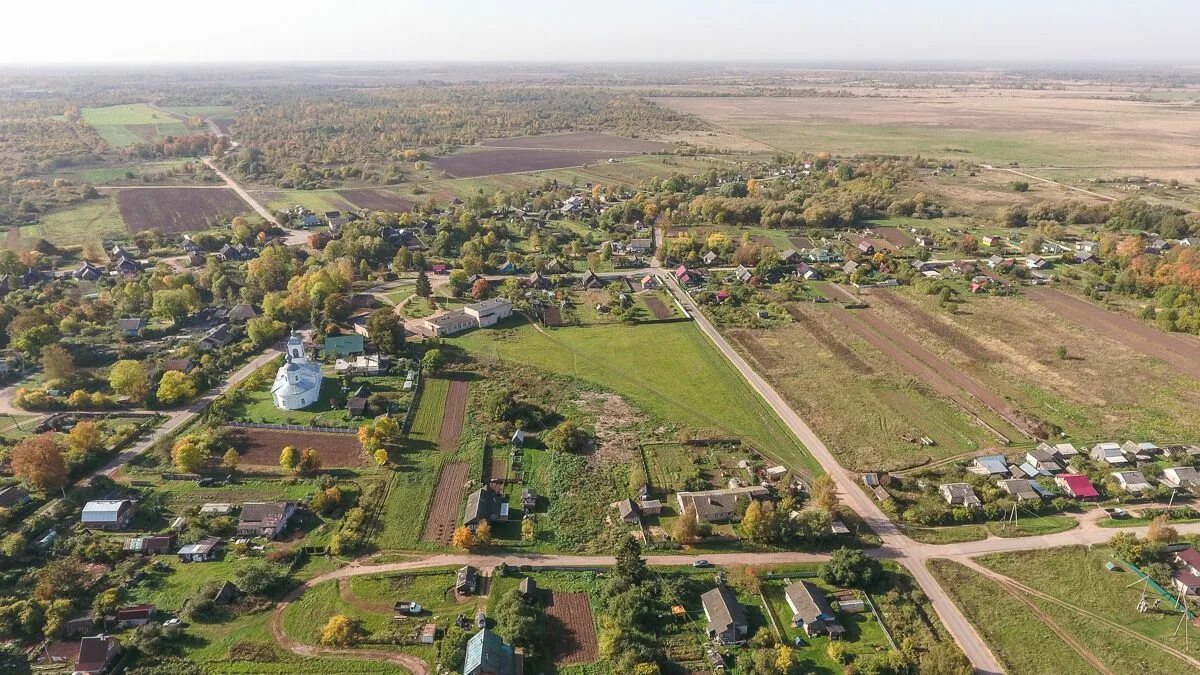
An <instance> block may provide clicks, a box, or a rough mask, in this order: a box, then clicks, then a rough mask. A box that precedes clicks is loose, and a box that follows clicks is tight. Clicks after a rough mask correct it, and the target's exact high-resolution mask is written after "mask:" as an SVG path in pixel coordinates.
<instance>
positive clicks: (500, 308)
mask: <svg viewBox="0 0 1200 675" xmlns="http://www.w3.org/2000/svg"><path fill="white" fill-rule="evenodd" d="M512 312H513V305H512V303H511V302H509V301H508V300H505V299H504V298H492V299H491V300H484V301H483V302H476V303H473V304H470V305H467V306H465V307H463V308H462V309H456V310H452V311H449V312H445V313H442V314H438V315H437V316H431V317H429V318H428V319H424V320H422V322H421V323H420V324H418V325H419V326H420V328H421V329H423V332H425V333H427V334H429V335H435V336H437V337H441V336H443V335H454V334H455V333H461V332H463V331H465V330H469V329H471V328H487V327H488V326H493V325H495V324H496V323H497V322H499V321H501V320H503V319H507V318H508V317H510V316H512Z"/></svg>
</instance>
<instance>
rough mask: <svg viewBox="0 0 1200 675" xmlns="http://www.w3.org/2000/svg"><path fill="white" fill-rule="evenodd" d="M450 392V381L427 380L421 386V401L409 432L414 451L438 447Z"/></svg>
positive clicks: (409, 440) (409, 443)
mask: <svg viewBox="0 0 1200 675" xmlns="http://www.w3.org/2000/svg"><path fill="white" fill-rule="evenodd" d="M449 391H450V380H444V379H437V378H427V379H426V380H425V381H424V382H423V383H422V384H421V400H420V402H419V405H418V406H417V412H416V415H415V416H414V417H413V421H412V426H411V427H410V429H409V432H408V443H407V444H408V445H410V446H412V447H413V448H414V449H425V448H432V447H434V446H436V444H437V442H438V439H439V438H440V436H441V433H442V424H443V422H442V418H443V416H444V414H445V411H446V395H447V394H448V393H449Z"/></svg>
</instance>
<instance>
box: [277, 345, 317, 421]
mask: <svg viewBox="0 0 1200 675" xmlns="http://www.w3.org/2000/svg"><path fill="white" fill-rule="evenodd" d="M321 377H322V376H321V364H319V363H310V362H309V360H308V357H306V356H305V355H304V341H303V340H301V339H300V336H299V335H297V334H295V333H292V337H291V338H290V339H289V340H288V343H287V362H286V363H284V364H283V365H282V366H279V372H277V373H275V384H273V385H271V396H272V397H274V399H275V407H276V408H279V409H280V410H299V409H301V408H304V407H307V406H310V405H312V404H313V403H316V402H317V398H318V397H319V396H320V395H321Z"/></svg>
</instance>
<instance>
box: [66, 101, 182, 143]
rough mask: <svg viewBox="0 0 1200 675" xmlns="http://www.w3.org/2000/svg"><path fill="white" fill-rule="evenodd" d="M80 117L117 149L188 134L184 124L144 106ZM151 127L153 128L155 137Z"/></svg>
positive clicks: (116, 107) (87, 111)
mask: <svg viewBox="0 0 1200 675" xmlns="http://www.w3.org/2000/svg"><path fill="white" fill-rule="evenodd" d="M80 114H81V115H82V116H83V120H84V121H85V122H87V123H88V124H90V125H92V126H93V127H95V128H96V132H97V133H99V134H100V137H101V138H103V139H104V140H105V141H106V142H107V143H108V144H109V145H111V146H112V147H114V148H123V147H126V146H130V145H137V144H138V143H142V142H146V141H152V140H155V139H156V138H161V137H163V136H185V135H187V134H188V133H189V132H188V129H187V127H185V126H184V125H183V123H181V122H180V121H178V120H177V119H175V118H174V117H171V116H170V115H168V114H166V113H163V112H158V111H157V110H154V109H153V108H151V107H150V106H148V105H146V104H145V103H129V104H126V105H114V106H109V107H107V108H84V109H83V110H81V111H80ZM150 127H153V132H152V133H151V132H150ZM135 128H136V129H135Z"/></svg>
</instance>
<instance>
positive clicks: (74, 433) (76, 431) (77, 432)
mask: <svg viewBox="0 0 1200 675" xmlns="http://www.w3.org/2000/svg"><path fill="white" fill-rule="evenodd" d="M102 447H104V435H103V434H101V433H100V427H99V426H97V425H96V423H95V422H92V421H90V420H82V421H80V422H78V423H77V424H76V425H75V427H74V428H72V429H71V431H70V432H68V433H67V448H69V449H70V452H71V453H73V454H77V455H86V454H88V453H89V452H95V451H96V450H99V449H100V448H102Z"/></svg>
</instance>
